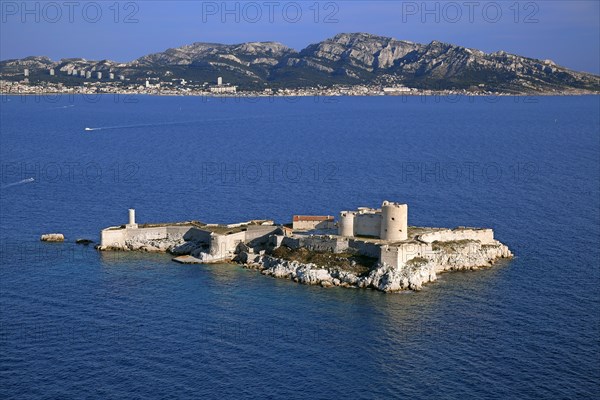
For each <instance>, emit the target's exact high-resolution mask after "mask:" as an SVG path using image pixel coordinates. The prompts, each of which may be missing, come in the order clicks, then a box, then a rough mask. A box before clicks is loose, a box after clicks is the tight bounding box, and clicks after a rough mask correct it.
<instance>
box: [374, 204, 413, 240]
mask: <svg viewBox="0 0 600 400" xmlns="http://www.w3.org/2000/svg"><path fill="white" fill-rule="evenodd" d="M379 237H380V238H381V239H383V240H394V241H401V240H406V239H408V205H407V204H400V203H392V202H389V201H384V202H383V204H382V206H381V233H380V235H379Z"/></svg>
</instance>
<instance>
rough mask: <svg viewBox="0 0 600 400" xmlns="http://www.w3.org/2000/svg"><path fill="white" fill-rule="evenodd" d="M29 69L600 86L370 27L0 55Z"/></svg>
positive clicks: (254, 82) (237, 80)
mask: <svg viewBox="0 0 600 400" xmlns="http://www.w3.org/2000/svg"><path fill="white" fill-rule="evenodd" d="M25 68H27V69H29V70H30V76H31V78H32V81H35V80H43V79H44V78H46V79H47V78H48V75H49V74H48V70H49V69H50V68H53V69H55V71H56V76H55V77H53V79H57V80H64V83H66V84H78V83H77V81H76V80H75V78H74V77H71V76H70V75H68V72H69V71H72V70H74V69H76V70H82V69H83V70H86V71H91V72H96V71H100V72H106V73H108V72H113V73H115V75H124V76H126V77H127V79H128V80H129V81H130V82H131V81H134V82H135V81H142V80H145V79H154V80H160V81H172V80H177V79H186V80H191V81H195V82H210V83H212V82H214V81H215V80H216V77H217V76H222V77H223V79H224V80H225V81H226V82H230V83H231V84H234V85H237V86H238V87H239V88H240V90H244V89H248V90H255V89H260V88H264V87H270V88H285V87H290V88H297V87H315V86H331V85H335V84H338V85H380V86H396V85H404V86H408V87H414V88H418V89H440V90H443V89H465V90H470V91H482V90H486V91H500V92H507V93H552V92H570V91H573V92H575V91H589V92H595V93H597V92H600V77H599V76H597V75H593V74H589V73H584V72H576V71H572V70H569V69H567V68H565V67H561V66H558V65H556V64H555V63H554V62H552V61H550V60H537V59H533V58H528V57H523V56H518V55H513V54H508V53H506V52H503V51H499V52H495V53H485V52H482V51H480V50H476V49H469V48H466V47H462V46H457V45H452V44H448V43H442V42H439V41H433V42H431V43H429V44H419V43H412V42H408V41H403V40H397V39H394V38H389V37H383V36H377V35H372V34H368V33H342V34H338V35H336V36H334V37H332V38H329V39H326V40H324V41H322V42H319V43H315V44H311V45H309V46H307V47H306V48H305V49H303V50H301V51H299V52H298V51H296V50H294V49H291V48H289V47H286V46H285V45H283V44H281V43H277V42H248V43H242V44H235V45H227V44H218V43H193V44H190V45H186V46H182V47H178V48H171V49H168V50H166V51H164V52H160V53H154V54H149V55H146V56H143V57H140V58H138V59H136V60H133V61H131V62H128V63H118V62H114V61H110V60H102V61H90V60H85V59H81V58H72V59H62V60H59V61H52V60H50V59H49V58H48V57H27V58H23V59H18V60H5V61H0V74H1V76H2V79H8V80H17V79H22V78H23V70H24V69H25ZM59 72H60V73H59ZM103 75H105V79H106V74H103ZM79 84H81V83H79Z"/></svg>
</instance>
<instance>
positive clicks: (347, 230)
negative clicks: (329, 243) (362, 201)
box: [338, 211, 356, 237]
mask: <svg viewBox="0 0 600 400" xmlns="http://www.w3.org/2000/svg"><path fill="white" fill-rule="evenodd" d="M355 215H356V212H354V211H342V212H340V222H339V225H338V235H340V236H346V237H353V236H354V216H355Z"/></svg>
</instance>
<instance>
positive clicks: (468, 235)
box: [419, 229, 495, 244]
mask: <svg viewBox="0 0 600 400" xmlns="http://www.w3.org/2000/svg"><path fill="white" fill-rule="evenodd" d="M419 239H420V240H421V241H423V242H427V243H432V242H435V241H438V242H452V241H457V240H479V241H480V242H481V243H482V244H492V243H494V242H495V241H494V231H493V230H492V229H454V230H452V229H447V230H443V231H437V232H431V233H425V234H423V235H421V236H419Z"/></svg>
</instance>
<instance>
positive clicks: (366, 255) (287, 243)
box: [96, 201, 513, 292]
mask: <svg viewBox="0 0 600 400" xmlns="http://www.w3.org/2000/svg"><path fill="white" fill-rule="evenodd" d="M96 248H97V249H98V250H100V251H145V252H162V253H170V254H172V255H173V256H174V258H173V261H175V262H179V263H184V264H207V263H220V264H228V263H239V264H241V265H243V266H244V267H246V268H251V269H256V270H259V271H260V272H261V273H262V274H263V275H268V276H272V277H275V278H284V279H291V280H293V281H295V282H298V283H302V284H308V285H320V286H323V287H332V286H339V287H347V288H370V289H375V290H380V291H382V292H397V291H401V290H420V289H421V288H422V287H423V284H426V283H428V282H433V281H435V280H436V279H437V275H438V274H439V273H442V272H446V271H459V270H476V269H478V268H484V267H489V266H492V265H493V264H494V263H495V262H497V261H498V260H501V259H508V258H512V257H513V253H512V252H511V251H510V250H509V248H508V247H507V246H506V245H504V244H502V243H501V242H499V241H498V240H496V239H495V238H494V231H493V230H492V229H483V228H468V227H458V228H454V229H448V228H428V227H415V226H408V205H407V204H401V203H396V202H390V201H384V202H383V204H382V206H381V207H380V208H377V209H375V208H369V207H360V208H358V209H357V210H354V211H342V212H340V214H339V219H338V220H337V221H336V220H335V218H334V217H333V216H330V215H327V216H320V215H294V216H293V218H292V222H291V223H289V224H276V223H275V222H274V221H271V220H252V221H247V222H241V223H236V224H227V225H224V224H206V223H203V222H199V221H187V222H178V223H170V224H137V223H136V221H135V210H134V209H130V210H129V221H128V223H127V224H125V225H120V226H112V227H108V228H106V229H103V230H102V232H101V234H100V244H99V245H97V246H96Z"/></svg>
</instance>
